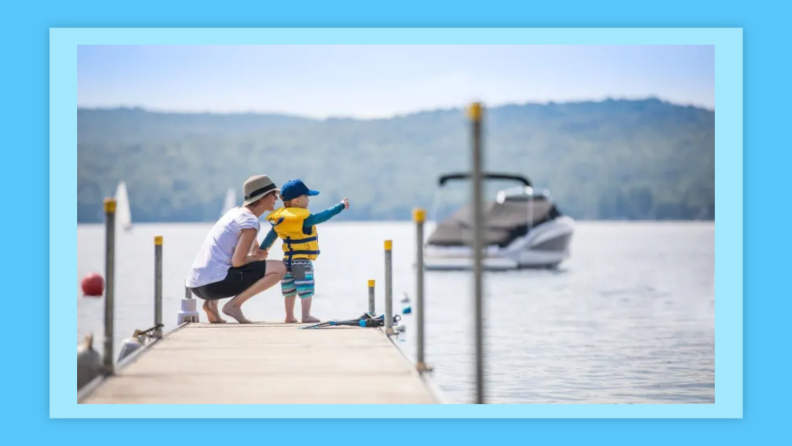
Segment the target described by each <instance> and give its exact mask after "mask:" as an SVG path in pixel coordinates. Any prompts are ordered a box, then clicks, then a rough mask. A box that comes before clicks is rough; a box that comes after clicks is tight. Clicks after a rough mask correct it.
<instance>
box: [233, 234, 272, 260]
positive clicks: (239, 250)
mask: <svg viewBox="0 0 792 446" xmlns="http://www.w3.org/2000/svg"><path fill="white" fill-rule="evenodd" d="M257 233H258V231H257V230H255V229H253V228H246V229H243V230H242V235H240V236H239V241H238V242H237V245H236V248H234V255H233V257H231V266H233V267H234V268H239V267H240V266H243V265H247V264H248V263H250V262H257V261H259V260H265V259H266V258H267V251H261V250H253V253H252V254H249V253H250V252H251V247H252V245H253V242H254V241H255V240H256V234H257Z"/></svg>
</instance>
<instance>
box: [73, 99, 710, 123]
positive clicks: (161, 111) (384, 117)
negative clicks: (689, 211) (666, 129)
mask: <svg viewBox="0 0 792 446" xmlns="http://www.w3.org/2000/svg"><path fill="white" fill-rule="evenodd" d="M651 100H655V101H660V102H662V103H665V104H669V105H673V106H677V107H692V108H697V109H701V110H705V111H709V112H713V113H714V112H715V108H714V107H712V108H711V107H708V106H705V105H700V104H693V103H683V102H677V101H671V100H668V99H663V98H661V97H659V96H655V95H648V96H634V97H630V96H604V97H599V98H587V99H570V100H563V101H553V100H549V101H525V102H502V103H496V104H493V105H489V106H488V105H487V104H486V103H484V104H483V105H484V107H485V108H488V109H491V110H493V109H498V108H505V107H514V106H517V107H521V106H526V105H540V106H549V105H569V104H582V103H602V102H609V101H613V102H642V101H651ZM465 107H466V106H455V107H440V106H438V107H435V108H429V109H417V110H414V111H409V112H394V113H392V114H388V115H375V116H355V115H322V116H319V115H311V114H295V113H289V112H278V111H266V110H263V109H262V110H224V111H212V110H200V111H199V110H178V109H162V108H157V107H146V106H142V105H100V106H96V105H80V104H78V105H77V110H94V111H101V110H118V109H129V110H142V111H145V112H148V113H159V114H180V115H220V116H233V115H269V116H283V117H291V118H301V119H307V120H315V121H327V120H359V121H377V120H388V119H397V118H405V117H409V116H414V115H420V114H425V113H434V112H448V111H456V110H464V108H465Z"/></svg>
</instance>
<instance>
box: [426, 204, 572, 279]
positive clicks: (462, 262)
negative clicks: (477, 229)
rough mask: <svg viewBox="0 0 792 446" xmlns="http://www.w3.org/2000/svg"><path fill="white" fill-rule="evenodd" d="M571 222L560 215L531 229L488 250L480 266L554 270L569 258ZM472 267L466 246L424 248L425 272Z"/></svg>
mask: <svg viewBox="0 0 792 446" xmlns="http://www.w3.org/2000/svg"><path fill="white" fill-rule="evenodd" d="M574 230H575V225H574V220H573V219H571V218H570V217H566V216H561V217H558V218H556V219H553V220H551V221H549V222H546V223H542V224H541V225H538V226H536V227H534V228H532V229H531V230H530V231H529V233H528V234H527V235H526V236H524V237H520V238H518V239H516V240H514V241H513V242H512V243H510V244H509V245H508V246H507V247H505V248H501V247H497V246H490V247H488V248H487V250H486V252H485V255H484V258H483V259H482V260H483V263H482V266H483V268H484V269H485V270H487V271H505V270H514V269H523V268H555V267H557V266H558V265H559V264H560V263H561V262H563V261H564V260H565V259H567V258H568V257H569V252H570V251H569V246H570V244H571V241H572V235H573V234H574ZM472 267H473V257H472V250H471V249H470V247H468V246H454V247H448V246H434V245H431V244H429V245H427V246H426V249H425V252H424V268H425V269H426V270H435V271H437V270H441V271H442V270H445V271H453V270H468V269H471V268H472Z"/></svg>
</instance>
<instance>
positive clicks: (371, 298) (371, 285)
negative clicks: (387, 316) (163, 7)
mask: <svg viewBox="0 0 792 446" xmlns="http://www.w3.org/2000/svg"><path fill="white" fill-rule="evenodd" d="M368 289H369V309H368V312H369V313H371V314H374V280H373V279H372V280H369V281H368Z"/></svg>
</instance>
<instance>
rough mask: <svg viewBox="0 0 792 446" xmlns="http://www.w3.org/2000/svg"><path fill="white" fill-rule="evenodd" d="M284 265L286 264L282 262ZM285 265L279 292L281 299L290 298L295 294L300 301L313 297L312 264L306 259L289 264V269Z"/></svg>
mask: <svg viewBox="0 0 792 446" xmlns="http://www.w3.org/2000/svg"><path fill="white" fill-rule="evenodd" d="M284 263H286V262H285V261H284ZM288 266H289V265H288V263H286V275H285V276H283V280H281V292H282V293H283V297H292V296H294V295H295V294H296V295H299V296H300V299H305V298H306V297H311V296H313V295H314V274H313V263H312V262H311V261H310V260H308V259H295V260H292V262H291V268H289V267H288Z"/></svg>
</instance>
